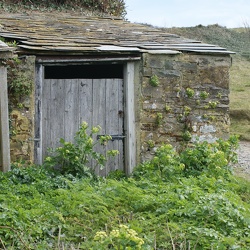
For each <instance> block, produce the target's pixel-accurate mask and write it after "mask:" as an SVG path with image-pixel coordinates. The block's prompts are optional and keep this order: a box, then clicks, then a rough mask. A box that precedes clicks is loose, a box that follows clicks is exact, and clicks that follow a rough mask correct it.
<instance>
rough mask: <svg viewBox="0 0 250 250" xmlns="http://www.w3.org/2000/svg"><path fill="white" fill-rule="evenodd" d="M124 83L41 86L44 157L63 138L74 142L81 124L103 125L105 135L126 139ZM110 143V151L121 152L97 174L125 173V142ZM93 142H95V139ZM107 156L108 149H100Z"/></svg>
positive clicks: (69, 81)
mask: <svg viewBox="0 0 250 250" xmlns="http://www.w3.org/2000/svg"><path fill="white" fill-rule="evenodd" d="M123 102H124V101H123V80H122V79H45V80H43V86H42V101H41V103H42V105H41V123H40V124H41V131H42V133H41V135H42V136H41V142H40V143H41V147H42V149H41V150H42V157H43V159H44V157H45V156H46V155H47V148H55V147H59V146H60V143H59V140H60V138H64V139H65V140H66V141H71V142H72V141H73V140H74V135H75V133H76V131H78V129H79V126H80V124H81V123H82V122H83V121H86V122H87V123H88V124H89V126H90V127H92V126H97V125H100V126H101V128H102V130H101V131H100V134H102V135H123V131H124V125H123V122H124V119H123V113H124V105H123ZM118 138H119V140H113V141H109V143H108V145H107V150H110V149H116V150H119V152H120V153H119V155H118V156H116V157H114V158H112V159H110V160H109V161H108V162H107V166H106V169H104V170H102V171H100V170H98V171H97V174H101V175H106V174H107V173H108V172H110V171H112V170H115V169H120V170H124V159H123V158H124V155H123V154H124V153H123V152H124V140H123V139H121V138H122V137H118ZM93 139H94V140H95V139H96V138H93ZM97 150H98V151H101V152H102V153H105V149H104V148H103V146H102V147H99V148H98V149H97Z"/></svg>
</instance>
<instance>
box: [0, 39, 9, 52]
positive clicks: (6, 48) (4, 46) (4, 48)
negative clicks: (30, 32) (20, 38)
mask: <svg viewBox="0 0 250 250" xmlns="http://www.w3.org/2000/svg"><path fill="white" fill-rule="evenodd" d="M6 51H11V48H10V47H9V46H8V45H7V44H6V43H4V42H2V41H1V40H0V52H6Z"/></svg>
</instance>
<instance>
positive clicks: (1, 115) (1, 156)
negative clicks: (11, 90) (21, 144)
mask: <svg viewBox="0 0 250 250" xmlns="http://www.w3.org/2000/svg"><path fill="white" fill-rule="evenodd" d="M0 169H1V170H2V171H3V172H7V171H8V170H10V143H9V115H8V97H7V69H6V67H4V66H1V65H0Z"/></svg>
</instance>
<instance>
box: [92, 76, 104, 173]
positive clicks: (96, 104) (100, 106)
mask: <svg viewBox="0 0 250 250" xmlns="http://www.w3.org/2000/svg"><path fill="white" fill-rule="evenodd" d="M105 89H106V80H105V79H93V123H92V124H93V126H97V125H100V126H101V128H102V130H101V131H100V133H99V134H102V135H103V134H106V109H105V107H106V104H105V103H106V91H105ZM94 139H95V138H94ZM95 150H97V151H98V152H99V153H102V154H104V155H105V154H106V150H105V146H101V145H99V146H98V147H96V148H95ZM96 173H97V174H98V175H106V174H107V172H106V169H105V168H104V169H103V170H100V169H96Z"/></svg>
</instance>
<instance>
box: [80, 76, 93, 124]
mask: <svg viewBox="0 0 250 250" xmlns="http://www.w3.org/2000/svg"><path fill="white" fill-rule="evenodd" d="M76 81H77V84H78V89H79V93H78V95H79V107H80V111H79V120H78V121H79V122H78V125H80V124H81V123H82V122H87V123H88V124H89V127H90V128H91V127H92V126H93V123H92V116H93V97H92V96H93V83H92V79H78V80H76Z"/></svg>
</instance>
